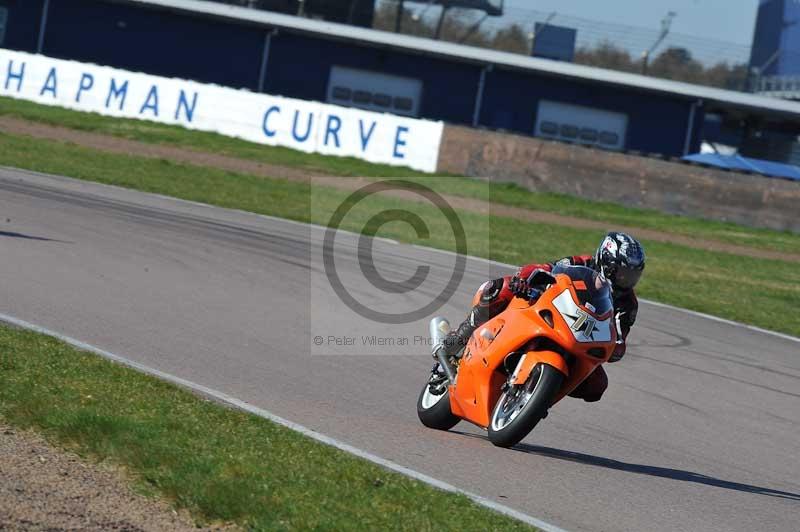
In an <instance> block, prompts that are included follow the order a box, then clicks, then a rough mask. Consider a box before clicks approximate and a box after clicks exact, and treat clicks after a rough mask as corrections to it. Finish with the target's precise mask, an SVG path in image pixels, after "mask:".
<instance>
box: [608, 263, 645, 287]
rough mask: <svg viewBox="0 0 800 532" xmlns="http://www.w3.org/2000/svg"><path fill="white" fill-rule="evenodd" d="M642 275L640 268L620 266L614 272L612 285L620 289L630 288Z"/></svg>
mask: <svg viewBox="0 0 800 532" xmlns="http://www.w3.org/2000/svg"><path fill="white" fill-rule="evenodd" d="M641 277H642V270H641V269H636V268H629V267H625V266H622V267H620V268H617V271H616V272H614V286H615V287H617V288H619V289H622V290H630V289H631V288H633V287H634V286H636V283H638V282H639V279H641Z"/></svg>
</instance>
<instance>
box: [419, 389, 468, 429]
mask: <svg viewBox="0 0 800 532" xmlns="http://www.w3.org/2000/svg"><path fill="white" fill-rule="evenodd" d="M417 416H418V417H419V420H420V421H422V424H423V425H425V426H426V427H428V428H430V429H436V430H450V429H452V428H453V427H455V426H456V425H457V424H458V422H459V421H461V418H459V417H456V416H455V415H454V414H453V412H451V411H450V391H449V390H445V392H444V393H443V394H441V395H433V394H432V393H431V391H430V385H429V384H428V383H427V382H426V383H425V386H424V387H423V388H422V391H421V392H420V394H419V398H418V399H417Z"/></svg>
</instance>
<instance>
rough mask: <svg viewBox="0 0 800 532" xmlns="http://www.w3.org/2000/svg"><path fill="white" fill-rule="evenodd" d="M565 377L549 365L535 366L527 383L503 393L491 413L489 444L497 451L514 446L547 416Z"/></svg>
mask: <svg viewBox="0 0 800 532" xmlns="http://www.w3.org/2000/svg"><path fill="white" fill-rule="evenodd" d="M563 382H564V374H563V373H561V372H560V371H558V370H557V369H556V368H554V367H553V366H551V365H549V364H537V365H536V367H534V368H533V371H531V375H530V377H528V381H527V382H526V383H525V384H523V385H521V386H515V387H513V388H511V389H509V390H506V391H505V392H503V394H502V395H501V396H500V399H498V400H497V404H496V405H495V406H494V410H493V411H492V417H491V420H490V422H489V427H488V431H489V441H491V442H492V443H493V444H495V445H497V446H498V447H511V446H512V445H516V444H517V443H519V442H520V441H522V439H523V438H524V437H525V436H527V435H528V433H530V431H532V430H533V428H534V427H535V426H536V424H537V423H539V421H541V420H542V418H544V417H545V416H546V415H547V409H548V408H550V405H551V404H552V402H553V398H554V397H555V396H556V394H557V393H558V391H559V390H560V389H561V384H562V383H563Z"/></svg>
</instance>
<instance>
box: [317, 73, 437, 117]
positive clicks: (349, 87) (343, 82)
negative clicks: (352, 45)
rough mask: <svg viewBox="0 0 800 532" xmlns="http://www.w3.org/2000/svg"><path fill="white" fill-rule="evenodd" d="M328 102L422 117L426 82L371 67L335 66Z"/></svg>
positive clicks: (329, 83)
mask: <svg viewBox="0 0 800 532" xmlns="http://www.w3.org/2000/svg"><path fill="white" fill-rule="evenodd" d="M327 98H328V103H334V104H336V105H346V106H348V107H359V108H361V109H368V110H370V111H379V112H384V113H392V114H396V115H405V116H414V117H416V116H419V106H420V99H421V98H422V81H420V80H418V79H414V78H405V77H401V76H392V75H389V74H383V73H381V72H374V71H371V70H359V69H355V68H346V67H341V66H332V67H331V76H330V80H329V81H328V97H327Z"/></svg>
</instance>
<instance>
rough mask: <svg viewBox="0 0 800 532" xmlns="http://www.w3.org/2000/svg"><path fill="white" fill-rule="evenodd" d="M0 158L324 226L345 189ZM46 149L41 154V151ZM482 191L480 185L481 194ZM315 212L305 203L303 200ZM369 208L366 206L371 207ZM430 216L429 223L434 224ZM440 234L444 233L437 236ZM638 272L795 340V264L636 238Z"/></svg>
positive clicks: (532, 242)
mask: <svg viewBox="0 0 800 532" xmlns="http://www.w3.org/2000/svg"><path fill="white" fill-rule="evenodd" d="M0 144H2V146H3V149H2V150H0V164H3V165H9V166H15V167H20V168H27V169H31V170H36V171H41V172H47V173H54V174H60V175H67V176H71V177H76V178H80V179H85V180H90V181H97V182H101V183H107V184H113V185H119V186H123V187H128V188H133V189H137V190H143V191H147V192H155V193H159V194H166V195H170V196H175V197H178V198H183V199H188V200H193V201H199V202H203V203H209V204H213V205H219V206H222V207H230V208H237V209H242V210H247V211H252V212H256V213H260V214H269V215H273V216H279V217H284V218H289V219H293V220H298V221H301V222H313V223H318V224H326V223H327V222H328V220H329V219H330V212H332V211H333V210H334V209H335V208H336V206H338V205H339V204H341V203H342V202H343V201H344V199H345V198H346V196H347V195H348V192H345V191H342V190H337V189H333V188H324V187H311V186H310V185H309V184H307V183H306V184H304V183H299V182H291V181H283V180H273V179H265V178H261V177H256V176H251V175H244V174H236V173H231V172H224V171H221V170H217V169H213V168H204V167H197V166H189V165H182V164H175V163H172V162H169V161H158V160H152V159H144V158H139V157H132V156H124V155H116V154H109V153H105V152H99V151H95V150H88V149H85V148H81V147H77V146H74V145H68V144H64V143H60V142H52V141H43V140H36V139H31V138H26V137H17V136H12V135H2V134H0ZM42 153H46V154H47V157H41V154H42ZM485 191H486V189H484V193H485ZM312 197H313V199H314V201H315V205H314V207H315V208H313V209H312V208H311V199H312ZM365 203H366V204H370V205H372V206H373V207H375V208H381V209H389V208H402V209H404V210H408V211H411V212H417V213H419V214H420V216H421V217H422V218H423V219H424V220H426V221H428V220H431V221H433V222H436V223H438V224H439V225H435V223H434V225H432V226H431V227H430V234H429V238H420V237H419V236H418V235H417V234H416V233H415V232H414V230H413V229H412V228H411V227H410V226H408V225H407V224H387V225H385V226H383V227H382V228H381V230H380V231H379V232H378V234H379V235H380V236H386V237H389V238H395V239H397V240H400V241H403V242H411V243H416V244H421V245H427V246H432V247H438V248H441V249H453V242H452V238H448V236H449V235H452V232H451V231H450V229H449V227H448V226H447V225H445V224H446V222H445V221H444V220H441V219H439V218H441V217H439V218H437V216H436V212H435V211H434V208H433V207H429V206H428V205H427V204H424V203H417V202H411V201H404V200H401V199H396V198H388V197H383V196H372V197H370V198H369V199H368V200H365ZM374 212H375V209H373V210H371V211H369V213H374ZM369 213H367V214H362V215H359V212H354V215H353V216H348V217H347V218H345V223H344V224H343V225H342V228H344V229H350V230H355V231H361V230H362V229H363V227H364V224H365V222H366V220H367V218H368V214H369ZM459 217H460V219H461V221H462V223H463V225H464V226H465V227H466V228H467V229H468V234H469V237H470V242H471V244H470V249H469V252H470V254H472V255H476V256H481V257H486V258H491V259H494V260H499V261H503V262H508V263H512V264H515V263H516V264H519V263H523V262H529V261H531V260H548V259H551V258H555V257H559V256H564V255H571V254H575V253H578V252H589V251H590V250H592V249H594V247H595V246H596V245H597V242H598V241H599V240H600V237H601V236H602V233H601V232H598V231H588V230H584V229H571V228H567V227H563V226H557V225H548V224H537V223H530V222H521V221H519V220H515V219H509V218H503V217H501V216H486V215H482V214H478V213H474V212H460V213H459ZM437 220H438V221H437ZM443 235H444V236H443ZM644 244H645V246H646V247H647V249H648V254H649V263H648V268H647V272H646V274H645V276H644V279H643V281H642V282H641V284H640V289H639V290H638V291H639V293H640V295H642V296H644V297H647V298H651V299H654V300H657V301H661V302H664V303H668V304H672V305H676V306H680V307H684V308H689V309H692V310H697V311H700V312H706V313H709V314H714V315H716V316H720V317H724V318H728V319H733V320H737V321H741V322H745V323H750V324H753V325H758V326H761V327H765V328H768V329H772V330H777V331H780V332H784V333H788V334H793V335H796V336H800V315H798V314H797V313H796V312H795V307H796V305H797V301H798V300H800V270H798V269H797V267H796V264H792V263H788V262H782V261H763V260H759V259H754V258H748V257H741V256H737V255H731V254H726V253H717V252H709V251H705V250H701V249H692V248H687V247H685V246H679V245H674V244H664V243H659V242H652V241H648V240H644Z"/></svg>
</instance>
